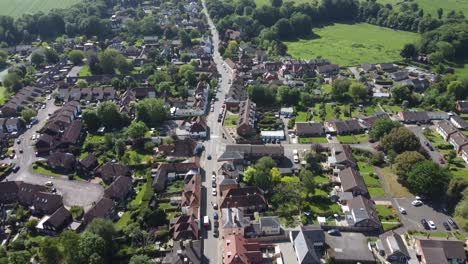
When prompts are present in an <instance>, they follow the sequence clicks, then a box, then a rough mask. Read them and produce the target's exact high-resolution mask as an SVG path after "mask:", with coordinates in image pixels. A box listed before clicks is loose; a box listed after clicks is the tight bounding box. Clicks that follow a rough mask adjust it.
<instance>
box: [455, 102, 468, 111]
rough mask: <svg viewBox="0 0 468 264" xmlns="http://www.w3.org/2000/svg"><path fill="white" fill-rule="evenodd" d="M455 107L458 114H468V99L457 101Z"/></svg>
mask: <svg viewBox="0 0 468 264" xmlns="http://www.w3.org/2000/svg"><path fill="white" fill-rule="evenodd" d="M455 108H456V109H457V112H458V113H460V114H468V101H457V103H456V105H455Z"/></svg>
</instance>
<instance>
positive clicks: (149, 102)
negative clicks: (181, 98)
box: [136, 98, 169, 127]
mask: <svg viewBox="0 0 468 264" xmlns="http://www.w3.org/2000/svg"><path fill="white" fill-rule="evenodd" d="M136 115H137V120H139V121H142V122H144V123H145V124H146V125H147V126H148V127H158V126H160V125H161V124H162V122H164V121H165V120H166V119H167V118H168V116H169V110H168V109H167V107H166V106H165V105H164V102H163V101H162V100H161V99H157V98H146V99H143V100H141V101H140V102H138V103H137V105H136Z"/></svg>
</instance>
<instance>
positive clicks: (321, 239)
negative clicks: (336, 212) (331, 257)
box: [289, 225, 325, 264]
mask: <svg viewBox="0 0 468 264" xmlns="http://www.w3.org/2000/svg"><path fill="white" fill-rule="evenodd" d="M289 239H290V241H291V243H292V245H293V249H294V252H295V253H296V259H297V262H298V263H299V264H321V263H322V261H321V259H322V256H323V253H324V252H323V251H324V249H325V233H324V232H323V230H322V228H321V227H320V226H316V225H310V226H301V227H300V229H299V230H292V231H291V232H290V233H289Z"/></svg>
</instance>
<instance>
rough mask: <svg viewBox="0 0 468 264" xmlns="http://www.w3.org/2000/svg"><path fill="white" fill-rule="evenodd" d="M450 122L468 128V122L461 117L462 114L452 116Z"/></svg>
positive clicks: (463, 128)
mask: <svg viewBox="0 0 468 264" xmlns="http://www.w3.org/2000/svg"><path fill="white" fill-rule="evenodd" d="M450 122H451V123H452V125H454V126H455V127H456V128H458V129H461V130H468V122H466V121H465V119H463V118H461V117H460V116H457V115H453V116H451V117H450Z"/></svg>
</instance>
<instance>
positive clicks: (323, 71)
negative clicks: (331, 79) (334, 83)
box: [315, 64, 340, 77]
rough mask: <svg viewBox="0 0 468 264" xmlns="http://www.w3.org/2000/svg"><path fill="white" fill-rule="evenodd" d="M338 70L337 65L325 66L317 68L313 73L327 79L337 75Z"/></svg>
mask: <svg viewBox="0 0 468 264" xmlns="http://www.w3.org/2000/svg"><path fill="white" fill-rule="evenodd" d="M339 70H340V66H338V65H337V64H326V65H321V66H317V68H316V69H315V72H316V73H317V74H319V75H322V76H325V77H327V76H331V75H333V74H335V73H337V72H338V71H339Z"/></svg>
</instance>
